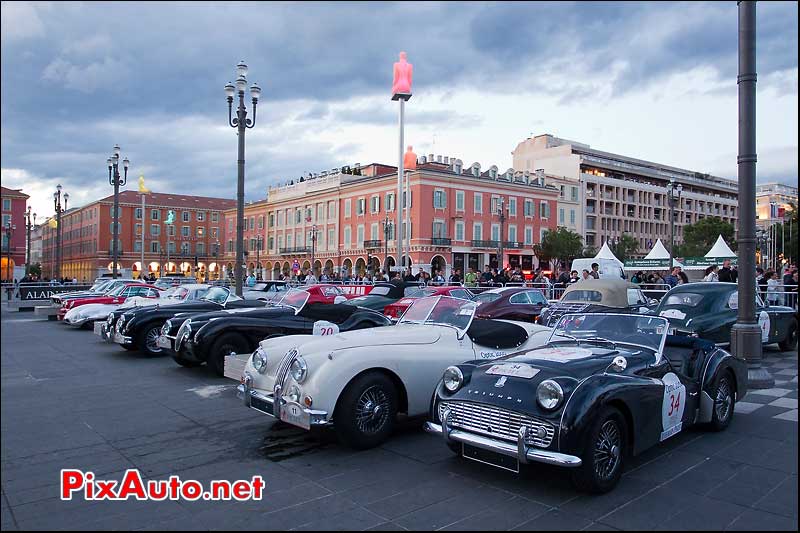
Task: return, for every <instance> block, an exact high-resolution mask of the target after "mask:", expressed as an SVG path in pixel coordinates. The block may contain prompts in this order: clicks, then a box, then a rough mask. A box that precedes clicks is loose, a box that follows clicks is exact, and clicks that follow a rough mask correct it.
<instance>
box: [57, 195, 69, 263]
mask: <svg viewBox="0 0 800 533" xmlns="http://www.w3.org/2000/svg"><path fill="white" fill-rule="evenodd" d="M62 197H63V198H64V205H63V206H62V205H61V198H62ZM68 201H69V193H66V192H65V193H64V194H63V196H62V194H61V184H60V183H59V184H58V185H56V192H54V193H53V208H54V209H55V211H56V271H55V273H54V275H53V277H54V278H56V279H61V213H63V212H64V211H66V210H67V202H68Z"/></svg>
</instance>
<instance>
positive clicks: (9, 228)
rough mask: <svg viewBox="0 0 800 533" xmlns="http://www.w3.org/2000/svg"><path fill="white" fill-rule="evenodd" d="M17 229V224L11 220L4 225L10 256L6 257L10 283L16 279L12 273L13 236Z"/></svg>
mask: <svg viewBox="0 0 800 533" xmlns="http://www.w3.org/2000/svg"><path fill="white" fill-rule="evenodd" d="M16 229H17V225H16V224H12V223H11V221H10V220H9V221H8V222H6V225H5V226H3V234H4V235H5V236H6V255H7V256H8V258H7V259H6V281H7V282H9V283H11V282H12V281H14V277H13V275H12V273H11V272H12V271H11V236H12V235H14V231H15V230H16Z"/></svg>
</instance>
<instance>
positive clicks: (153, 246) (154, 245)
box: [150, 241, 161, 254]
mask: <svg viewBox="0 0 800 533" xmlns="http://www.w3.org/2000/svg"><path fill="white" fill-rule="evenodd" d="M160 251H161V244H160V243H159V242H158V241H150V252H151V253H155V254H157V253H159V252H160Z"/></svg>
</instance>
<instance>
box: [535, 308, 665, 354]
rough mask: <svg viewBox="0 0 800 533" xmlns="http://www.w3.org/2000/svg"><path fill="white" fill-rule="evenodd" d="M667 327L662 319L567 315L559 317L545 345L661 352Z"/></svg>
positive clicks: (634, 316) (621, 315)
mask: <svg viewBox="0 0 800 533" xmlns="http://www.w3.org/2000/svg"><path fill="white" fill-rule="evenodd" d="M668 324H669V322H668V321H667V320H666V319H664V318H661V317H656V316H649V315H647V316H642V315H623V314H619V313H592V314H570V315H564V316H563V317H561V319H560V320H559V321H558V324H556V327H555V328H553V332H552V333H551V334H550V339H549V340H548V341H547V342H548V343H551V342H564V341H566V342H578V343H579V344H582V343H584V342H586V343H590V344H594V343H597V344H607V343H608V344H628V345H634V346H639V347H642V348H647V349H649V350H653V351H654V352H661V349H662V346H663V345H664V342H665V340H666V338H667V329H668Z"/></svg>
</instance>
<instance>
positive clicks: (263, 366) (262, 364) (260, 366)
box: [253, 346, 267, 374]
mask: <svg viewBox="0 0 800 533" xmlns="http://www.w3.org/2000/svg"><path fill="white" fill-rule="evenodd" d="M253 368H255V369H256V370H258V373H259V374H263V373H264V372H266V371H267V354H266V352H264V350H262V349H261V346H259V347H258V348H256V351H255V352H253Z"/></svg>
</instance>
